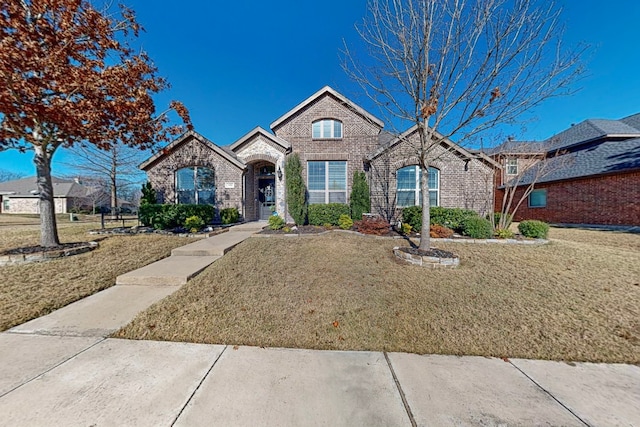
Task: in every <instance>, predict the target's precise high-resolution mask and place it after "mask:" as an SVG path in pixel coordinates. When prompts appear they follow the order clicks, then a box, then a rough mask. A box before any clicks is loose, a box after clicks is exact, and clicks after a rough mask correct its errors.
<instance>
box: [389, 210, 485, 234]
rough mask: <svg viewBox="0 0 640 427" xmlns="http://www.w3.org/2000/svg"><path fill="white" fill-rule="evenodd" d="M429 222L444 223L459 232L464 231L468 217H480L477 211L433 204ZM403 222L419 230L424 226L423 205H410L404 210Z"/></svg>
mask: <svg viewBox="0 0 640 427" xmlns="http://www.w3.org/2000/svg"><path fill="white" fill-rule="evenodd" d="M429 215H430V217H429V222H430V223H431V225H442V226H443V227H447V228H450V229H452V230H454V231H456V232H458V233H462V231H463V225H462V224H463V222H464V221H465V220H466V219H468V218H479V217H480V216H479V215H478V213H477V212H476V211H472V210H470V209H461V208H442V207H439V206H433V207H431V208H429ZM402 222H405V223H407V224H409V225H410V226H411V228H413V230H415V231H418V232H419V230H420V229H421V228H422V206H409V207H406V208H404V209H403V210H402Z"/></svg>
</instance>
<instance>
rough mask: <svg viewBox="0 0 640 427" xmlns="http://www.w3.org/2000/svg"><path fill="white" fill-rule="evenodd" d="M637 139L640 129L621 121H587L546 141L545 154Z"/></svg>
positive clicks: (639, 135)
mask: <svg viewBox="0 0 640 427" xmlns="http://www.w3.org/2000/svg"><path fill="white" fill-rule="evenodd" d="M632 117H633V116H631V117H629V118H627V119H631V118H632ZM629 122H632V120H629ZM638 137H640V129H637V128H635V127H633V126H631V125H629V124H627V123H625V122H624V121H622V120H603V119H589V120H585V121H583V122H581V123H578V124H577V125H573V126H571V127H570V128H569V129H566V130H564V131H562V132H560V133H558V134H556V135H554V136H552V137H551V138H548V139H547V140H546V142H547V143H548V148H547V152H553V151H557V150H565V149H569V148H573V147H575V146H577V145H582V144H587V143H590V142H593V141H597V140H603V139H611V138H618V139H620V138H625V139H627V138H638Z"/></svg>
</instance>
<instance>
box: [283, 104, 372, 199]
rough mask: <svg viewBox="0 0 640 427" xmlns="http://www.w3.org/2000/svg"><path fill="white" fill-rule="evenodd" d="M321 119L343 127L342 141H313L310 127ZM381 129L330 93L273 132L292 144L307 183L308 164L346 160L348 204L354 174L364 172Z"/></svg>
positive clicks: (340, 139)
mask: <svg viewBox="0 0 640 427" xmlns="http://www.w3.org/2000/svg"><path fill="white" fill-rule="evenodd" d="M320 119H335V120H339V121H341V122H342V124H343V137H342V138H339V139H313V138H312V134H311V125H312V123H313V122H314V121H316V120H320ZM380 130H381V128H380V127H379V126H378V125H376V124H375V123H372V122H371V121H369V120H367V119H366V118H365V117H363V116H362V115H360V114H358V113H357V112H356V111H354V110H353V109H352V108H351V107H350V106H348V105H345V104H344V103H343V102H342V101H340V100H339V99H338V98H336V97H334V96H333V95H331V94H330V93H325V94H324V95H322V96H320V97H319V98H317V99H316V100H315V101H313V102H312V103H310V104H309V105H308V106H306V107H305V108H303V109H301V110H300V111H298V112H297V113H296V114H294V115H292V116H291V117H290V118H289V119H288V120H286V121H285V122H283V123H281V124H280V125H279V126H277V127H275V128H274V129H273V132H274V133H275V134H276V135H277V136H279V137H281V138H283V139H285V140H287V141H288V142H289V143H290V144H291V148H292V152H295V153H298V154H299V156H300V161H301V163H302V168H303V172H302V176H303V178H304V180H305V182H306V181H307V162H308V161H322V160H344V161H346V162H347V202H348V198H349V195H350V193H351V186H352V184H353V173H354V172H355V171H362V170H364V162H363V159H364V157H365V155H367V154H369V153H371V152H372V151H373V150H374V149H375V148H376V147H377V144H378V134H379V133H380Z"/></svg>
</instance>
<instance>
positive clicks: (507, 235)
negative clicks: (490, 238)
mask: <svg viewBox="0 0 640 427" xmlns="http://www.w3.org/2000/svg"><path fill="white" fill-rule="evenodd" d="M495 235H496V237H497V238H498V239H512V238H513V237H514V234H513V231H511V230H509V229H507V228H496V231H495Z"/></svg>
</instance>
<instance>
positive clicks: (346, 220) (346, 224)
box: [338, 215, 353, 230]
mask: <svg viewBox="0 0 640 427" xmlns="http://www.w3.org/2000/svg"><path fill="white" fill-rule="evenodd" d="M338 225H339V226H340V228H342V229H343V230H349V229H350V228H351V227H353V220H352V219H351V217H350V216H349V215H340V218H338Z"/></svg>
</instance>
